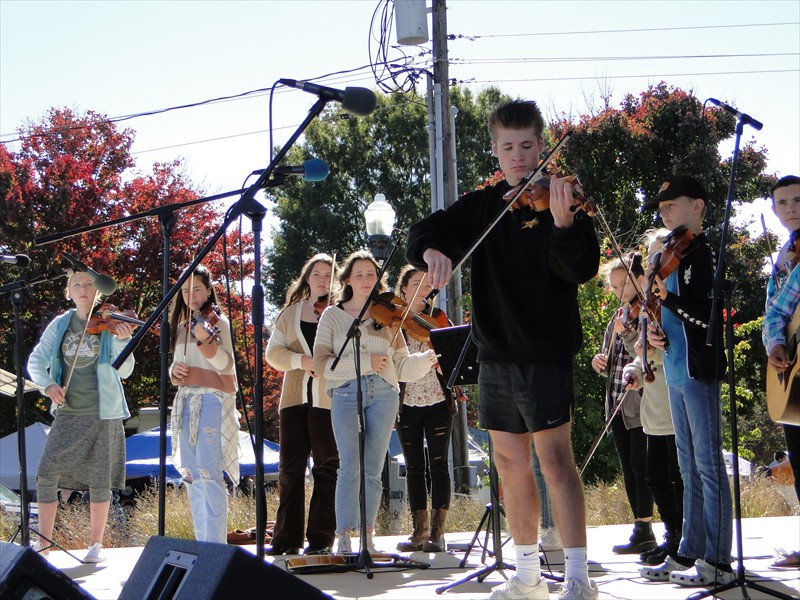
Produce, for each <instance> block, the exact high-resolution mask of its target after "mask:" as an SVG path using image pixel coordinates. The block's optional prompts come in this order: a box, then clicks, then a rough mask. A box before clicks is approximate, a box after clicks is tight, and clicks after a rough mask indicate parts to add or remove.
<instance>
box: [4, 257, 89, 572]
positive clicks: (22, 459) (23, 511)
mask: <svg viewBox="0 0 800 600" xmlns="http://www.w3.org/2000/svg"><path fill="white" fill-rule="evenodd" d="M65 276H66V273H65V272H63V271H61V272H58V273H48V274H47V275H38V276H36V277H33V278H31V279H20V280H19V281H14V282H12V283H9V284H6V285H4V286H2V287H0V293H4V292H10V294H11V303H12V305H13V309H12V310H13V313H14V338H15V341H14V367H15V369H16V370H17V391H16V397H17V452H18V453H19V496H20V500H19V517H20V523H19V527H18V530H17V532H15V533H14V535H13V536H12V538H11V541H12V542H13V541H14V539H16V537H17V533H19V535H20V545H21V546H23V547H24V548H27V547H28V546H29V545H30V532H31V527H30V505H29V503H28V456H27V449H26V440H25V435H26V434H25V420H26V419H25V398H24V396H25V376H24V375H23V371H24V369H25V336H24V334H23V331H22V316H21V315H22V290H24V289H28V288H30V287H32V286H34V285H37V284H40V283H45V282H48V281H56V280H57V279H60V278H62V277H65ZM35 533H36V534H37V535H38V536H39V537H40V538H41V539H43V540H45V541H46V542H47V543H49V544H50V545H52V546H57V547H58V548H60V549H61V550H63V551H64V552H66V553H67V554H69V555H70V556H71V557H72V558H74V559H75V560H77V561H78V562H83V561H82V560H81V559H79V558H78V557H77V556H75V555H73V554H71V553H70V552H68V551H67V550H65V549H64V548H62V547H61V546H58V544H56V543H55V542H53V540H51V539H49V538H46V537H44V536H43V535H42V534H41V533H39V532H38V531H36V532H35Z"/></svg>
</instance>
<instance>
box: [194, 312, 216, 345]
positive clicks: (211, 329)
mask: <svg viewBox="0 0 800 600" xmlns="http://www.w3.org/2000/svg"><path fill="white" fill-rule="evenodd" d="M220 314H221V313H220V310H219V307H218V306H217V305H216V304H214V303H213V302H207V303H206V304H205V305H204V306H202V307H201V308H200V310H199V311H197V312H195V313H194V314H193V315H192V319H191V329H192V330H194V328H195V326H196V325H198V324H202V325H203V329H205V330H206V333H208V335H209V336H210V337H209V338H208V339H206V340H203V341H202V342H201V341H200V340H198V341H197V345H198V346H202V345H203V344H206V343H208V342H210V341H211V340H214V341H216V342H219V341H220V339H219V327H217V323H218V322H219V316H220Z"/></svg>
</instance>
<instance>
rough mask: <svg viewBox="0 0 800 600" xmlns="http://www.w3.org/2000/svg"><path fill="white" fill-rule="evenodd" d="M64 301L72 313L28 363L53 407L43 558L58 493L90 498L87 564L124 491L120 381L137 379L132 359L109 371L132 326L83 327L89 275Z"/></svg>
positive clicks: (39, 487)
mask: <svg viewBox="0 0 800 600" xmlns="http://www.w3.org/2000/svg"><path fill="white" fill-rule="evenodd" d="M67 298H69V299H71V300H72V301H73V302H74V303H75V308H74V309H72V310H68V311H67V312H65V313H64V314H62V315H59V316H57V317H56V318H55V319H53V320H52V321H51V322H50V324H49V325H48V326H47V328H46V329H45V330H44V333H43V334H42V337H41V339H40V340H39V343H38V344H37V345H36V347H35V348H34V349H33V352H32V353H31V355H30V358H29V359H28V373H29V375H30V377H31V379H32V380H33V381H34V382H36V383H37V384H38V385H40V386H41V387H42V388H43V389H44V394H45V395H46V396H47V397H48V398H50V400H51V401H52V406H51V410H52V411H53V413H54V414H55V420H54V421H53V425H52V426H51V428H50V433H49V434H48V436H47V442H46V443H45V446H44V450H43V452H42V456H41V459H40V461H39V470H38V473H37V476H36V491H37V499H38V501H39V533H40V539H39V540H38V541H37V542H36V543H35V545H34V549H35V550H36V551H38V552H42V553H44V554H46V553H47V549H48V548H49V547H50V545H51V544H50V542H49V540H50V539H51V538H52V535H53V527H54V525H55V520H56V511H57V508H58V495H57V494H58V488H64V489H73V490H85V489H88V490H89V494H90V503H89V519H90V523H91V533H90V538H89V549H88V551H87V553H86V556H85V557H84V559H83V561H84V562H92V563H97V562H100V561H102V560H104V557H103V555H102V553H101V550H102V547H103V533H104V531H105V527H106V520H107V518H108V508H109V504H110V501H111V490H112V489H121V488H122V487H124V486H125V431H124V429H123V427H122V422H123V420H124V419H127V418H128V417H130V412H129V411H128V406H127V404H126V402H125V393H124V391H123V389H122V382H121V381H120V379H122V378H126V377H128V376H130V374H131V372H132V371H133V364H134V359H133V355H131V356H130V357H128V359H127V360H126V361H125V362H124V363H123V364H122V366H121V367H120V369H119V370H115V369H114V368H113V367H112V366H111V363H112V362H113V361H114V359H115V358H116V357H117V356H118V355H119V353H120V352H121V351H122V349H123V348H124V347H125V345H126V344H127V340H128V338H130V336H131V333H132V332H133V327H134V326H133V325H130V324H128V323H120V324H118V325H117V326H116V331H115V333H114V334H112V333H110V332H109V331H107V330H106V331H101V332H100V333H99V334H90V333H88V332H87V331H86V329H87V328H86V322H87V319H88V318H89V317H90V313H91V310H92V308H93V307H94V305H95V304H96V303H97V301H98V299H99V293H98V292H97V289H96V288H95V286H94V283H93V281H92V279H91V278H90V277H89V275H88V274H87V273H83V272H81V273H74V274H73V275H72V276H71V277H70V278H69V280H68V283H67Z"/></svg>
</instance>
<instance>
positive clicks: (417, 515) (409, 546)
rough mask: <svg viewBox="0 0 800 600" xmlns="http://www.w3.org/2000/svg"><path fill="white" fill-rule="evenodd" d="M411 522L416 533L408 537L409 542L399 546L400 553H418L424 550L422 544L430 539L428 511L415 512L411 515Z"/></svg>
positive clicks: (425, 509)
mask: <svg viewBox="0 0 800 600" xmlns="http://www.w3.org/2000/svg"><path fill="white" fill-rule="evenodd" d="M411 522H412V523H413V524H414V532H413V533H412V534H411V535H410V536H408V540H407V541H405V542H400V543H399V544H397V549H398V550H399V551H400V552H416V551H417V550H422V544H423V542H424V541H425V538H426V537H428V525H429V519H428V509H427V508H423V509H421V510H415V511H414V512H412V513H411Z"/></svg>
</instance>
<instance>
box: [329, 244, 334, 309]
mask: <svg viewBox="0 0 800 600" xmlns="http://www.w3.org/2000/svg"><path fill="white" fill-rule="evenodd" d="M335 271H336V252H334V253H333V256H331V282H330V283H329V284H328V306H330V305H331V304H333V276H334V274H335Z"/></svg>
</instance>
